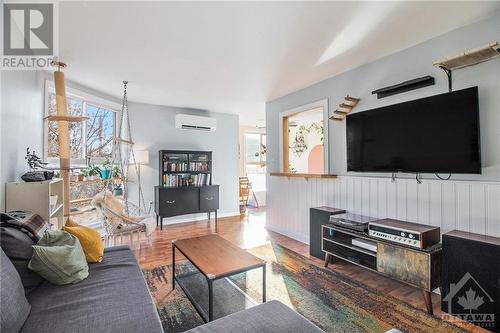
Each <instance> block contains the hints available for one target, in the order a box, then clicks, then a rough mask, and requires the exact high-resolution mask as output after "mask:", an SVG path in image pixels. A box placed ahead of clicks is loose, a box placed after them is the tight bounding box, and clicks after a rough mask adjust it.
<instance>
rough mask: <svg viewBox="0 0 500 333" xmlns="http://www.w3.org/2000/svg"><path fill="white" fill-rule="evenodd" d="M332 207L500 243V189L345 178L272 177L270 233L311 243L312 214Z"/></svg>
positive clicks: (471, 184) (457, 183)
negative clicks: (494, 238)
mask: <svg viewBox="0 0 500 333" xmlns="http://www.w3.org/2000/svg"><path fill="white" fill-rule="evenodd" d="M317 206H332V207H336V208H344V209H347V210H348V211H350V212H352V213H356V214H363V215H369V216H373V217H379V218H384V217H389V218H395V219H399V220H404V221H410V222H417V223H423V224H430V225H434V226H439V227H441V233H442V234H443V233H445V232H448V231H450V230H453V229H459V230H464V231H470V232H474V233H479V234H485V235H490V236H497V237H500V183H498V182H477V181H474V182H467V181H453V180H451V181H441V180H423V183H422V184H417V182H416V181H415V179H401V178H400V179H397V181H396V182H395V183H393V182H392V181H391V179H390V178H375V177H351V176H340V177H339V178H338V179H309V180H305V179H301V178H290V179H287V178H285V177H268V191H267V206H266V211H267V214H268V219H267V225H268V228H269V229H271V230H274V231H277V232H280V233H282V234H285V235H287V236H289V237H292V238H295V239H297V240H300V241H302V242H308V239H309V208H310V207H317Z"/></svg>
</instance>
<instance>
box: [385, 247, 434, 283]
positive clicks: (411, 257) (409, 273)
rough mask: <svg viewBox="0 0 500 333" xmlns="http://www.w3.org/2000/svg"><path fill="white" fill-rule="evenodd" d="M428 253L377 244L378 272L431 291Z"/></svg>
mask: <svg viewBox="0 0 500 333" xmlns="http://www.w3.org/2000/svg"><path fill="white" fill-rule="evenodd" d="M429 260H430V259H429V255H428V254H427V253H421V252H417V251H412V250H410V249H406V248H403V247H399V246H392V245H389V244H384V243H378V244H377V271H379V272H380V273H383V274H385V275H387V276H389V277H391V278H393V279H396V280H400V281H403V282H406V283H408V284H411V285H413V286H415V287H418V288H422V289H425V290H427V291H430V290H431V283H430V274H431V272H430V262H429Z"/></svg>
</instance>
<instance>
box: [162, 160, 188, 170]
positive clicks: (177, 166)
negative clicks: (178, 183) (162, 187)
mask: <svg viewBox="0 0 500 333" xmlns="http://www.w3.org/2000/svg"><path fill="white" fill-rule="evenodd" d="M163 170H165V171H166V172H179V171H188V164H187V163H186V162H168V161H163Z"/></svg>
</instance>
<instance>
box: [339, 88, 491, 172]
mask: <svg viewBox="0 0 500 333" xmlns="http://www.w3.org/2000/svg"><path fill="white" fill-rule="evenodd" d="M346 126H347V170H348V171H358V172H411V173H468V174H473V173H481V145H480V138H479V105H478V90H477V87H473V88H468V89H463V90H457V91H453V92H449V93H445V94H440V95H435V96H431V97H426V98H421V99H417V100H413V101H409V102H404V103H399V104H394V105H389V106H384V107H381V108H377V109H372V110H369V111H364V112H358V113H353V114H350V115H349V116H347V125H346Z"/></svg>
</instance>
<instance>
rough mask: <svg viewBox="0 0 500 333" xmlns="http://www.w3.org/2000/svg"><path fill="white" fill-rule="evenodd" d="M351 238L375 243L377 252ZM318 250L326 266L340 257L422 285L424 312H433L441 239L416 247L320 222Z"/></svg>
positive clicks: (438, 278) (389, 275) (438, 277)
mask: <svg viewBox="0 0 500 333" xmlns="http://www.w3.org/2000/svg"><path fill="white" fill-rule="evenodd" d="M354 238H361V239H364V240H370V241H372V242H374V243H376V245H377V252H372V251H370V250H366V249H363V248H360V247H357V246H353V245H352V240H353V239H354ZM321 250H322V251H323V252H325V267H328V264H329V263H330V262H331V261H332V259H333V258H339V259H342V260H345V261H347V262H350V263H352V264H354V265H357V266H360V267H363V268H366V269H369V270H370V271H373V272H377V273H379V274H382V275H384V276H387V277H390V278H392V279H395V280H397V281H400V282H403V283H405V284H408V285H411V286H413V287H417V288H419V289H421V290H422V292H423V296H424V301H425V305H426V307H427V312H428V313H429V314H431V315H432V314H433V308H432V300H431V292H432V290H434V289H436V288H438V287H441V244H440V243H439V244H436V245H434V246H431V247H428V248H426V249H416V248H411V247H408V246H404V245H399V244H396V243H392V242H388V241H385V240H381V239H378V238H374V237H370V236H368V235H367V234H366V233H364V232H357V231H354V230H349V229H345V228H342V227H338V226H335V225H332V224H323V225H322V227H321Z"/></svg>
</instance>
